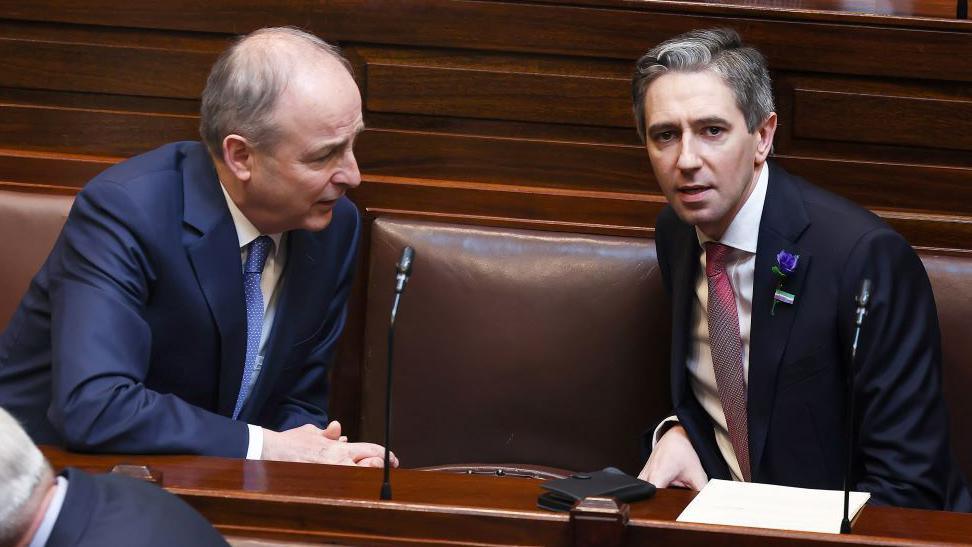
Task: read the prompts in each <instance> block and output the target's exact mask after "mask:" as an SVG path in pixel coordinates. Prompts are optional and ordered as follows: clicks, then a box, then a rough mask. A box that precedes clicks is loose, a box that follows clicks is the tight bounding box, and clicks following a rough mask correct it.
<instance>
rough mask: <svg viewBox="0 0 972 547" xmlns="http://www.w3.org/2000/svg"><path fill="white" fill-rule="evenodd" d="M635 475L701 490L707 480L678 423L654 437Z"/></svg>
mask: <svg viewBox="0 0 972 547" xmlns="http://www.w3.org/2000/svg"><path fill="white" fill-rule="evenodd" d="M638 478H639V479H642V480H646V481H648V482H650V483H652V484H654V485H655V486H656V487H658V488H668V487H669V486H677V487H681V488H691V489H692V490H701V489H702V487H703V486H705V483H707V482H709V477H708V476H707V475H706V474H705V470H704V469H702V462H700V461H699V456H698V454H696V453H695V449H694V448H692V442H691V441H689V438H688V434H687V433H685V428H684V427H682V426H680V425H674V426H672V427H671V428H670V429H669V430H668V431H666V432H665V434H664V435H662V436H661V438H660V439H658V444H656V445H655V448H654V449H653V450H652V451H651V457H650V458H648V463H646V464H645V468H644V469H642V470H641V473H640V474H639V475H638Z"/></svg>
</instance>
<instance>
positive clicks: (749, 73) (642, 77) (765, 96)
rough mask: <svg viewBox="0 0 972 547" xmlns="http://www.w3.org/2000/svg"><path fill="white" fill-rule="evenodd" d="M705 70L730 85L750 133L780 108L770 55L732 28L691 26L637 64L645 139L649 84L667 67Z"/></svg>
mask: <svg viewBox="0 0 972 547" xmlns="http://www.w3.org/2000/svg"><path fill="white" fill-rule="evenodd" d="M706 70H707V71H710V72H712V73H714V74H715V75H717V76H719V77H720V78H721V79H722V81H723V82H725V84H726V86H728V87H729V89H731V90H732V93H733V95H734V96H735V99H736V106H737V107H738V108H739V110H740V111H742V113H743V117H744V118H745V119H746V128H747V129H748V130H749V132H750V133H752V132H753V131H755V130H756V128H757V127H759V126H760V124H762V123H763V121H765V120H766V118H767V116H769V115H770V113H772V112H774V111H775V110H776V108H775V106H774V105H773V88H772V82H771V81H770V76H769V71H768V70H767V69H766V59H765V58H764V57H763V55H762V54H761V53H760V52H759V51H756V50H755V49H754V48H752V47H748V46H745V45H743V43H742V39H741V38H740V37H739V34H738V33H736V31H735V30H732V29H729V28H714V29H701V30H692V31H689V32H686V33H684V34H680V35H678V36H676V37H674V38H671V39H669V40H665V41H664V42H662V43H661V44H658V45H657V46H655V47H653V48H651V49H650V50H649V51H648V53H645V54H644V55H643V56H642V57H641V58H640V59H638V63H637V64H636V65H635V72H634V76H633V77H632V79H631V98H632V101H633V105H632V106H633V110H634V117H635V123H636V124H637V126H638V135H639V136H640V137H641V141H642V142H645V95H646V93H647V92H648V86H649V85H650V84H651V83H652V82H653V81H655V80H656V79H657V78H659V77H661V76H663V75H664V74H666V73H668V72H702V71H706Z"/></svg>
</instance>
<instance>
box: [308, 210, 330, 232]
mask: <svg viewBox="0 0 972 547" xmlns="http://www.w3.org/2000/svg"><path fill="white" fill-rule="evenodd" d="M333 216H334V214H333V212H332V211H331V210H330V209H327V210H326V211H314V213H313V214H312V215H310V216H309V217H308V218H306V219H305V221H304V226H303V228H304V229H305V230H307V231H309V232H320V231H321V230H323V229H324V228H327V227H328V226H329V225H330V224H331V219H332V218H333Z"/></svg>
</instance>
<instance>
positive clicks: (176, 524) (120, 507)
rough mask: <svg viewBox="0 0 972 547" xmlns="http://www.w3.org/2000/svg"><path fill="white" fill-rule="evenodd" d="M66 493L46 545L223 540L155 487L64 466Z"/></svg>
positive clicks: (202, 545)
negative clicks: (66, 482)
mask: <svg viewBox="0 0 972 547" xmlns="http://www.w3.org/2000/svg"><path fill="white" fill-rule="evenodd" d="M61 475H63V476H64V477H65V478H67V480H68V489H67V495H66V496H65V497H64V504H63V505H62V506H61V512H60V513H58V516H57V520H55V521H54V527H53V528H52V529H51V535H50V536H49V537H48V539H47V547H68V546H70V547H84V546H92V547H102V546H105V545H126V546H130V547H170V546H173V545H179V546H184V547H209V546H222V545H227V543H226V540H225V539H223V536H221V535H220V534H219V532H217V531H216V530H215V529H214V528H213V526H212V525H211V524H210V523H209V522H207V521H206V519H204V518H203V517H202V515H200V514H199V513H197V512H196V511H195V510H194V509H193V508H192V507H190V506H189V505H188V504H187V503H186V502H184V501H182V500H180V499H179V498H177V497H175V496H174V495H172V494H170V493H168V492H166V491H165V490H163V489H162V487H160V486H156V485H154V484H151V483H148V482H144V481H140V480H136V479H132V478H129V477H123V476H120V475H89V474H88V473H85V472H84V471H81V470H80V469H73V468H68V469H65V470H64V472H63V473H61Z"/></svg>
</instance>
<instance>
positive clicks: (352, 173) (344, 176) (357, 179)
mask: <svg viewBox="0 0 972 547" xmlns="http://www.w3.org/2000/svg"><path fill="white" fill-rule="evenodd" d="M332 180H333V181H334V182H336V183H338V184H343V185H345V186H348V187H350V188H357V187H358V186H360V185H361V171H360V170H359V169H358V160H357V158H355V157H354V151H353V150H351V149H348V151H347V153H346V154H345V155H344V158H343V159H342V164H341V167H340V169H339V171H338V173H337V174H336V175H335V176H334V178H333V179H332Z"/></svg>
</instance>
